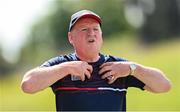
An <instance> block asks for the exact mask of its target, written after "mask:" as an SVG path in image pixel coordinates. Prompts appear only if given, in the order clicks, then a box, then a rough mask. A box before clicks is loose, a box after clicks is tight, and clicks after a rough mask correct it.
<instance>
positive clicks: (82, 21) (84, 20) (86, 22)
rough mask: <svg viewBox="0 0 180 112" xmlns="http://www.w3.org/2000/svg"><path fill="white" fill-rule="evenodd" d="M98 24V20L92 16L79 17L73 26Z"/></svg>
mask: <svg viewBox="0 0 180 112" xmlns="http://www.w3.org/2000/svg"><path fill="white" fill-rule="evenodd" d="M89 24H90V25H99V22H98V21H97V20H95V19H93V18H81V19H79V20H78V21H77V22H76V23H75V25H74V27H77V26H83V25H89Z"/></svg>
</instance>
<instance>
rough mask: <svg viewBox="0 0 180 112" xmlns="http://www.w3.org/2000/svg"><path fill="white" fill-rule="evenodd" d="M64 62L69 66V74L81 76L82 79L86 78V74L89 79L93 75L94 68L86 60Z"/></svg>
mask: <svg viewBox="0 0 180 112" xmlns="http://www.w3.org/2000/svg"><path fill="white" fill-rule="evenodd" d="M62 64H63V65H64V66H66V67H67V72H68V73H69V74H71V75H73V76H77V77H80V79H81V80H82V81H84V80H85V77H86V76H87V78H88V79H89V78H90V77H91V73H92V71H93V68H92V66H91V65H89V64H88V63H87V62H85V61H70V62H65V63H62Z"/></svg>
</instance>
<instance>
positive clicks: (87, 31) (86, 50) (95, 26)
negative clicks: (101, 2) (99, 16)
mask: <svg viewBox="0 0 180 112" xmlns="http://www.w3.org/2000/svg"><path fill="white" fill-rule="evenodd" d="M68 38H69V41H70V43H71V44H72V45H73V47H74V49H75V51H76V53H78V54H80V55H81V54H83V55H84V54H87V55H89V54H94V53H95V54H99V52H100V49H101V46H102V43H103V40H102V31H101V27H100V25H99V23H98V22H97V21H96V20H95V19H92V18H81V19H80V20H78V21H77V22H76V24H75V25H74V27H73V29H72V31H71V32H69V33H68Z"/></svg>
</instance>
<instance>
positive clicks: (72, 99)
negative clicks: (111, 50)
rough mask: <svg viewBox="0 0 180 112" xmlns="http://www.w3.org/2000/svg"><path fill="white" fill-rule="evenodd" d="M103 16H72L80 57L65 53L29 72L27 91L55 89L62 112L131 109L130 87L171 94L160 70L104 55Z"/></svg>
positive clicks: (71, 29) (24, 83)
mask: <svg viewBox="0 0 180 112" xmlns="http://www.w3.org/2000/svg"><path fill="white" fill-rule="evenodd" d="M101 23H102V22H101V18H100V17H99V16H98V15H97V14H95V13H94V12H91V11H89V10H82V11H78V12H77V13H75V14H73V15H72V16H71V21H70V26H69V32H68V39H69V42H70V43H71V44H72V45H73V47H74V50H75V53H72V54H69V55H61V56H57V57H55V58H52V59H50V60H48V61H46V62H45V63H44V64H42V65H41V66H40V67H38V68H34V69H32V70H30V71H28V72H27V73H26V74H25V76H24V78H23V80H22V90H23V91H24V92H26V93H36V92H39V91H41V90H43V89H45V88H47V87H49V86H50V87H51V88H52V90H53V92H54V94H55V96H56V109H57V111H66V110H70V111H92V110H96V111H125V110H126V92H127V88H128V87H137V88H140V89H142V90H144V89H145V90H147V91H150V92H154V93H161V92H167V91H169V90H170V88H171V84H170V81H169V80H168V79H167V78H166V77H165V75H164V74H163V73H162V72H161V71H160V70H158V69H155V68H151V67H146V66H143V65H141V64H138V63H134V62H129V61H127V60H125V59H122V58H118V57H115V56H110V55H103V54H101V53H100V49H101V46H102V43H103V39H102V31H101Z"/></svg>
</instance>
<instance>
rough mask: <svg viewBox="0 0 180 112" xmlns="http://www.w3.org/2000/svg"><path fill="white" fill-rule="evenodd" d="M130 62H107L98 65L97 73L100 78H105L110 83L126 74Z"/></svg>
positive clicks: (127, 73)
mask: <svg viewBox="0 0 180 112" xmlns="http://www.w3.org/2000/svg"><path fill="white" fill-rule="evenodd" d="M129 64H130V62H107V63H104V64H102V65H101V66H100V71H99V74H100V75H102V77H101V78H102V79H105V78H107V79H108V80H109V81H108V83H109V84H112V83H113V82H114V81H115V80H116V79H117V78H119V77H125V76H128V75H129V73H130V69H129Z"/></svg>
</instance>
